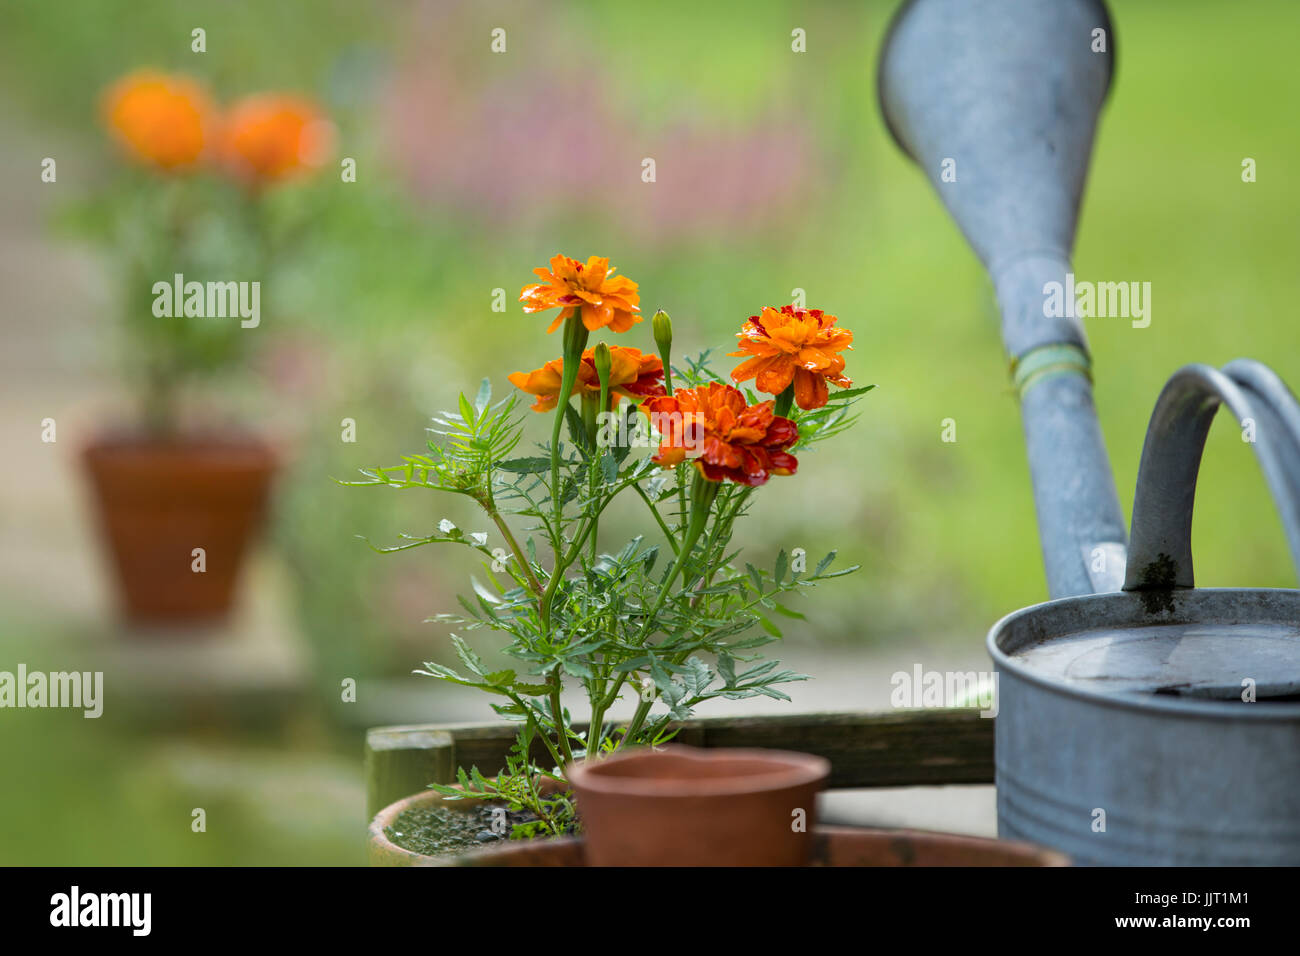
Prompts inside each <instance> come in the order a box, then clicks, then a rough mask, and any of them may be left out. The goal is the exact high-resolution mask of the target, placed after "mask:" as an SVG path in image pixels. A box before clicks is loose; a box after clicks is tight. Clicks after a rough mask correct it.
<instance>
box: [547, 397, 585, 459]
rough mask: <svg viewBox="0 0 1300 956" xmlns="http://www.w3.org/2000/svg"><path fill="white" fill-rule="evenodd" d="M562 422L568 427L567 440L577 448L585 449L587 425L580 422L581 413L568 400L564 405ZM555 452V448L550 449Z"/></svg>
mask: <svg viewBox="0 0 1300 956" xmlns="http://www.w3.org/2000/svg"><path fill="white" fill-rule="evenodd" d="M564 423H565V424H566V425H567V426H568V428H569V440H570V441H571V442H573V444H574V445H576V446H577V447H578V448H581V449H584V450H585V449H586V447H587V426H586V425H584V424H583V423H582V415H580V414H579V413H578V410H577V409H576V408H574V407H573V403H572V402H569V403H567V404H566V405H565V406H564ZM551 453H552V454H555V449H551Z"/></svg>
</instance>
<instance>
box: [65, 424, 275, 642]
mask: <svg viewBox="0 0 1300 956" xmlns="http://www.w3.org/2000/svg"><path fill="white" fill-rule="evenodd" d="M83 460H84V462H85V465H86V468H87V470H88V471H89V473H90V481H91V485H92V488H93V491H94V498H95V502H96V505H97V507H98V511H99V517H100V524H101V526H102V529H103V532H104V537H105V539H106V542H107V545H108V551H109V553H110V555H111V556H112V562H113V565H114V568H115V571H116V578H117V582H118V585H119V594H120V598H121V604H122V609H123V612H124V613H125V616H126V617H127V618H128V619H130V620H132V621H134V622H137V623H144V624H173V625H175V624H198V623H215V622H217V621H220V620H221V619H222V618H223V617H225V616H226V615H227V614H228V612H229V611H230V606H231V598H232V596H233V594H234V589H235V582H236V579H237V577H238V573H239V567H240V565H241V563H242V561H243V557H244V552H245V550H246V548H247V545H248V542H249V540H250V538H251V537H252V536H253V533H254V532H255V531H256V529H257V528H258V526H259V525H260V524H261V520H262V516H263V512H264V509H265V504H266V497H267V491H268V488H269V486H270V481H271V474H272V472H273V471H274V468H275V458H274V456H273V455H272V453H271V451H270V449H268V448H267V447H266V446H265V445H263V444H261V443H260V442H257V441H253V440H234V439H226V440H197V439H196V440H187V439H184V438H181V439H177V440H174V441H166V442H160V441H152V440H147V439H105V440H101V441H97V442H94V443H92V444H90V445H89V446H88V447H87V448H86V449H85V450H84V452H83ZM195 548H202V549H203V562H204V566H205V569H204V570H202V571H198V570H195V567H194V565H195V561H196V557H195V554H194V549H195Z"/></svg>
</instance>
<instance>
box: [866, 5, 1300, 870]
mask: <svg viewBox="0 0 1300 956" xmlns="http://www.w3.org/2000/svg"><path fill="white" fill-rule="evenodd" d="M1171 15H1176V14H1171ZM1114 43H1115V37H1114V31H1113V30H1112V26H1111V21H1110V17H1109V15H1108V13H1107V10H1106V7H1105V5H1104V4H1103V3H1102V2H1101V0H909V2H907V3H905V4H904V5H903V7H902V8H901V9H900V10H899V12H898V14H897V15H896V17H895V19H894V22H893V25H892V26H891V28H890V31H889V34H888V36H887V38H886V41H885V45H884V48H883V50H882V53H881V57H880V69H879V94H880V101H881V106H882V109H883V112H884V115H885V119H886V122H887V124H888V126H889V128H890V130H891V132H892V133H893V135H894V137H895V139H896V140H897V141H898V143H899V144H900V145H901V146H902V148H903V150H904V151H905V152H907V153H908V155H910V156H911V157H912V158H914V159H915V160H916V161H917V162H918V163H920V165H921V166H922V167H923V168H924V169H925V170H926V171H927V173H928V175H929V176H930V178H931V181H932V182H933V183H934V185H935V188H936V190H937V191H938V192H939V194H940V196H941V197H942V199H943V201H944V203H945V205H946V206H947V208H948V210H949V212H950V213H951V214H952V215H953V217H954V218H955V219H956V221H957V223H958V225H959V226H960V227H961V229H962V231H963V233H964V234H965V235H966V237H967V239H968V240H969V242H970V243H971V245H972V246H973V247H974V249H975V251H976V252H977V253H978V254H979V256H980V258H981V260H982V261H983V263H984V265H985V267H986V268H987V269H988V271H989V274H990V275H991V277H992V279H993V283H994V287H995V289H996V292H997V297H998V302H999V305H1000V309H1001V313H1002V336H1003V342H1004V344H1005V346H1006V348H1007V351H1008V353H1009V354H1010V356H1011V360H1012V369H1013V381H1014V384H1015V386H1016V388H1017V390H1018V392H1019V395H1020V405H1021V413H1022V417H1023V421H1024V430H1025V440H1026V444H1027V446H1028V450H1029V465H1030V472H1031V475H1032V479H1033V486H1034V499H1035V506H1036V511H1037V517H1038V525H1039V534H1040V537H1041V540H1042V548H1043V558H1044V562H1045V565H1046V570H1047V581H1048V587H1049V590H1050V592H1051V596H1052V598H1053V599H1054V600H1050V601H1048V602H1046V603H1044V604H1038V605H1035V606H1033V607H1028V608H1024V609H1022V610H1020V611H1016V612H1015V613H1013V614H1010V615H1008V616H1007V617H1005V618H1003V619H1002V620H1001V621H999V622H998V623H997V624H996V625H995V626H994V628H993V630H992V631H991V632H990V634H989V637H988V648H989V653H990V654H991V655H992V657H993V660H994V663H995V665H996V667H997V670H998V673H999V698H1000V699H999V711H998V717H997V744H996V746H997V756H996V765H997V770H996V780H997V788H998V830H999V833H1000V834H1001V835H1003V836H1005V837H1009V838H1016V839H1024V840H1031V841H1034V842H1037V843H1041V844H1044V845H1047V846H1051V847H1054V848H1057V849H1060V850H1063V851H1065V852H1066V853H1068V854H1070V856H1071V857H1073V858H1074V860H1075V861H1076V862H1080V863H1099V864H1209V865H1215V864H1273V865H1279V864H1290V865H1295V864H1300V591H1295V590H1281V589H1248V588H1206V589H1197V588H1195V587H1194V581H1193V574H1192V555H1191V524H1192V504H1193V498H1194V495H1195V490H1196V477H1197V470H1198V468H1199V466H1200V460H1201V454H1202V451H1203V449H1204V445H1205V439H1206V435H1207V434H1208V432H1209V428H1210V423H1211V421H1212V419H1213V417H1214V415H1215V412H1216V411H1217V410H1218V408H1219V406H1220V405H1224V406H1227V408H1228V409H1229V410H1230V412H1231V414H1232V415H1233V416H1234V417H1235V418H1236V419H1237V420H1238V421H1241V422H1244V423H1247V426H1248V427H1249V426H1253V428H1254V432H1255V441H1254V444H1253V448H1254V450H1255V452H1256V455H1257V456H1258V458H1259V462H1260V465H1261V467H1262V469H1263V471H1264V475H1265V477H1266V478H1267V480H1268V484H1269V487H1270V490H1271V491H1272V493H1273V497H1274V500H1275V502H1276V504H1277V507H1278V511H1279V513H1280V515H1281V518H1282V521H1283V524H1284V526H1285V528H1286V533H1287V538H1288V543H1289V545H1290V549H1291V553H1292V557H1293V559H1294V561H1295V562H1296V566H1297V568H1300V405H1297V403H1296V400H1295V398H1294V397H1293V396H1292V394H1291V392H1290V391H1288V390H1287V388H1286V386H1285V385H1283V384H1282V382H1281V381H1280V380H1279V379H1278V377H1277V376H1276V375H1274V374H1273V373H1272V372H1271V371H1270V370H1269V369H1267V368H1266V367H1265V366H1263V365H1260V364H1259V363H1258V362H1254V361H1250V360H1244V359H1243V360H1238V361H1235V362H1232V363H1230V364H1229V365H1227V366H1225V367H1224V368H1223V369H1222V370H1216V369H1214V368H1211V367H1209V366H1204V365H1190V366H1187V367H1186V368H1183V369H1181V370H1179V371H1178V372H1177V373H1175V374H1174V376H1173V377H1172V378H1171V379H1170V380H1169V382H1168V384H1167V385H1166V386H1165V388H1164V390H1163V392H1161V394H1160V396H1159V399H1158V400H1157V402H1156V406H1155V411H1154V413H1153V415H1152V417H1151V422H1150V426H1149V428H1148V431H1147V436H1146V443H1145V446H1144V448H1143V451H1142V459H1141V464H1140V467H1139V472H1138V482H1137V491H1136V496H1135V499H1134V505H1133V525H1132V530H1133V534H1132V540H1131V542H1128V541H1127V540H1126V538H1127V535H1126V534H1125V530H1124V522H1123V515H1122V513H1121V511H1120V506H1119V499H1118V497H1117V495H1116V493H1115V484H1114V478H1113V477H1112V474H1111V470H1110V464H1109V461H1108V459H1107V455H1106V450H1105V446H1104V444H1103V441H1102V436H1101V430H1100V428H1099V426H1098V422H1097V414H1096V410H1095V408H1094V406H1093V401H1092V384H1091V377H1090V374H1089V370H1090V366H1091V358H1090V356H1089V353H1088V346H1087V339H1086V337H1085V335H1084V330H1083V326H1082V323H1081V322H1080V321H1079V320H1078V319H1077V318H1074V317H1072V316H1070V315H1064V316H1060V317H1056V318H1053V317H1050V316H1049V315H1048V314H1047V313H1049V312H1052V310H1045V309H1044V302H1045V295H1046V292H1047V289H1048V288H1049V287H1050V286H1049V284H1050V283H1061V285H1062V286H1067V283H1069V282H1070V280H1069V279H1067V275H1068V274H1069V273H1070V271H1071V269H1070V264H1069V257H1070V250H1071V248H1072V246H1073V244H1074V232H1075V223H1076V220H1077V215H1078V208H1079V201H1080V198H1081V196H1082V192H1083V183H1084V179H1085V176H1086V173H1087V165H1088V157H1089V154H1090V152H1091V149H1092V138H1093V132H1094V129H1095V126H1096V120H1097V115H1098V113H1099V111H1100V108H1101V105H1102V102H1103V100H1104V99H1105V97H1106V94H1107V90H1108V88H1109V85H1110V78H1111V73H1112V69H1113V58H1114ZM1135 55H1136V54H1135ZM1053 314H1054V313H1053ZM1137 334H1141V333H1140V332H1139V333H1137Z"/></svg>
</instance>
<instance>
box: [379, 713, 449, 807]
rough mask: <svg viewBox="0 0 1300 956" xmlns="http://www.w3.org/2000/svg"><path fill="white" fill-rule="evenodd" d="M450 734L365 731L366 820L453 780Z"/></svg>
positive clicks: (419, 728) (418, 728)
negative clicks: (427, 789)
mask: <svg viewBox="0 0 1300 956" xmlns="http://www.w3.org/2000/svg"><path fill="white" fill-rule="evenodd" d="M454 747H455V741H454V738H453V737H452V735H451V734H449V733H447V732H446V731H444V730H441V729H439V728H438V727H435V726H432V725H427V724H426V725H415V726H411V727H376V728H373V729H371V730H368V731H366V764H365V766H366V819H367V820H371V819H373V818H374V816H375V814H376V813H378V812H379V811H380V810H382V809H383V808H384V807H386V806H388V805H389V804H390V803H394V802H396V801H398V800H400V799H402V797H409V796H410V795H411V794H413V793H418V792H419V791H421V790H424V789H425V788H426V787H428V785H429V784H431V783H446V782H447V781H450V780H454V779H455V776H456V763H455V758H454V756H453V753H454Z"/></svg>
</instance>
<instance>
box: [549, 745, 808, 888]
mask: <svg viewBox="0 0 1300 956" xmlns="http://www.w3.org/2000/svg"><path fill="white" fill-rule="evenodd" d="M830 770H831V765H830V761H828V760H825V759H824V758H822V757H814V756H811V755H809V754H800V753H793V752H790V751H785V750H727V749H717V750H702V749H698V748H695V747H685V746H680V745H672V746H667V747H660V748H658V749H653V750H652V749H648V748H647V749H643V750H635V751H631V752H629V753H627V754H618V755H615V756H612V757H607V758H604V759H592V760H583V761H581V762H579V763H577V764H574V765H572V766H571V767H569V768H568V772H567V776H568V778H569V783H570V785H571V786H572V787H573V790H574V793H575V794H576V795H577V801H578V817H579V819H580V820H581V821H582V830H583V835H584V839H585V843H586V853H587V861H588V863H589V864H590V865H592V866H805V865H807V863H808V861H809V859H810V857H811V855H812V849H813V842H812V832H813V826H814V824H815V822H816V809H817V807H816V804H817V793H818V792H819V791H820V790H821V788H822V785H823V784H824V783H825V781H826V778H827V777H828V776H829V775H830Z"/></svg>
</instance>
